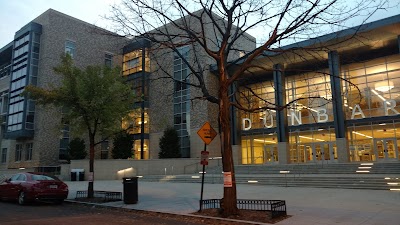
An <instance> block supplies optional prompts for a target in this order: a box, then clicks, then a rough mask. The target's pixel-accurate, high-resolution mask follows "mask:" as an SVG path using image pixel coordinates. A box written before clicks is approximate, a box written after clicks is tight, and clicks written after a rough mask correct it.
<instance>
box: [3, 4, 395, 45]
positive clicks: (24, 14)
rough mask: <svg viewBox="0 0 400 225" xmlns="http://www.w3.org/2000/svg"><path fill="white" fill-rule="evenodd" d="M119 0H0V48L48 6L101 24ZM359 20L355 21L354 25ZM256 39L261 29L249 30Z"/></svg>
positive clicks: (383, 15)
mask: <svg viewBox="0 0 400 225" xmlns="http://www.w3.org/2000/svg"><path fill="white" fill-rule="evenodd" d="M118 1H119V0H0V20H1V21H2V23H0V48H2V47H3V46H5V45H6V44H8V43H9V42H11V41H12V40H13V38H14V34H15V32H16V31H18V30H19V29H20V28H21V27H22V26H24V25H26V24H27V23H29V22H30V21H32V20H33V19H34V18H36V17H37V16H39V15H40V14H42V13H43V12H45V11H46V10H48V9H49V8H52V9H55V10H57V11H60V12H62V13H65V14H67V15H70V16H73V17H75V18H78V19H80V20H83V21H85V22H88V23H91V24H95V25H97V26H100V27H109V25H108V26H107V25H106V24H107V21H105V20H104V19H103V18H102V16H104V15H105V14H109V12H110V8H111V7H110V5H112V4H114V3H115V2H118ZM399 1H400V0H391V1H390V2H391V4H393V5H394V4H398V3H399ZM399 13H400V8H399V7H394V8H391V9H389V10H386V11H383V10H382V11H380V12H378V13H377V14H376V15H374V16H373V17H372V18H371V19H370V20H369V21H374V20H378V19H382V18H386V17H390V16H393V15H396V14H399ZM356 23H357V22H354V25H357V24H356ZM250 34H252V35H253V36H255V37H256V38H257V39H259V38H260V37H258V36H257V35H258V34H260V32H257V31H254V32H253V33H252V32H250Z"/></svg>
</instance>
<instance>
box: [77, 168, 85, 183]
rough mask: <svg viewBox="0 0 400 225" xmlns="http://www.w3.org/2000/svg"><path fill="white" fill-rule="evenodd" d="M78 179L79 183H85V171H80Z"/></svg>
mask: <svg viewBox="0 0 400 225" xmlns="http://www.w3.org/2000/svg"><path fill="white" fill-rule="evenodd" d="M78 174H79V175H78V177H79V181H84V180H85V170H81V171H78Z"/></svg>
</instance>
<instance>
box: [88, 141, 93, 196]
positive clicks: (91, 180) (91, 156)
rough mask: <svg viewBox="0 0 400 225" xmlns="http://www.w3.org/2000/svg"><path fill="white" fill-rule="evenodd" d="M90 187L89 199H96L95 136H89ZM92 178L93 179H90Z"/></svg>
mask: <svg viewBox="0 0 400 225" xmlns="http://www.w3.org/2000/svg"><path fill="white" fill-rule="evenodd" d="M89 145H90V147H89V185H88V198H93V197H94V187H93V181H94V135H92V134H89ZM90 178H92V179H90Z"/></svg>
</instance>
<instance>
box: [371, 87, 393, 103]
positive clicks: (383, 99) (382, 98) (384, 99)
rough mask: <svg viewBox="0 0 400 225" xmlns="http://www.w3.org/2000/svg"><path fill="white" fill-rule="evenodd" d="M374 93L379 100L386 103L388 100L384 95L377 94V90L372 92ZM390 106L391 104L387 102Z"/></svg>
mask: <svg viewBox="0 0 400 225" xmlns="http://www.w3.org/2000/svg"><path fill="white" fill-rule="evenodd" d="M371 91H372V93H374V94H375V95H376V96H378V98H380V99H381V100H382V101H384V102H385V101H386V98H384V97H382V95H380V94H379V93H378V92H376V91H375V90H371ZM387 104H388V105H390V102H387Z"/></svg>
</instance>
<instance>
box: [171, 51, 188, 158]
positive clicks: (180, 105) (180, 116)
mask: <svg viewBox="0 0 400 225" xmlns="http://www.w3.org/2000/svg"><path fill="white" fill-rule="evenodd" d="M189 50H190V48H189V47H188V46H183V47H182V48H180V49H179V53H180V55H179V54H177V53H174V67H173V72H174V73H173V74H174V80H175V88H174V89H175V93H174V128H175V129H176V130H177V131H178V135H179V138H180V144H181V154H182V157H184V158H186V157H190V141H189V140H190V138H189V133H188V130H190V122H189V121H190V101H189V99H190V89H189V86H188V85H186V83H185V82H186V80H187V78H188V75H189V72H188V67H187V65H186V62H185V61H186V60H187V59H189Z"/></svg>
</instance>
